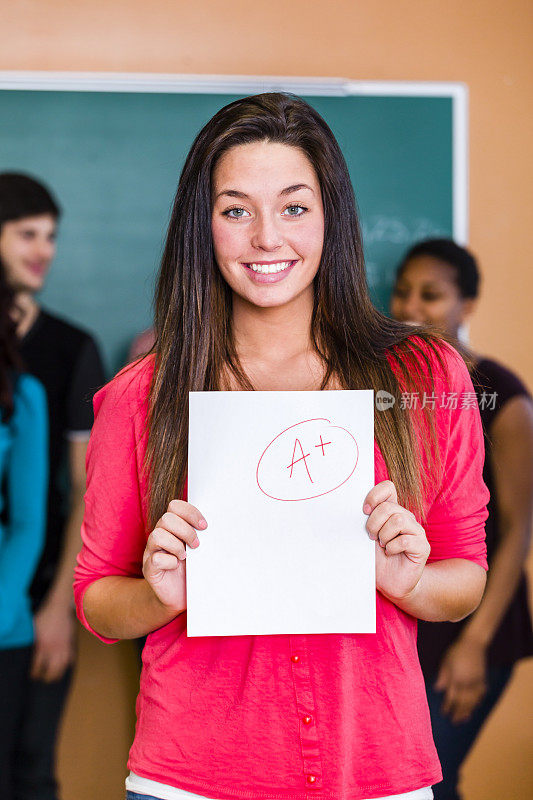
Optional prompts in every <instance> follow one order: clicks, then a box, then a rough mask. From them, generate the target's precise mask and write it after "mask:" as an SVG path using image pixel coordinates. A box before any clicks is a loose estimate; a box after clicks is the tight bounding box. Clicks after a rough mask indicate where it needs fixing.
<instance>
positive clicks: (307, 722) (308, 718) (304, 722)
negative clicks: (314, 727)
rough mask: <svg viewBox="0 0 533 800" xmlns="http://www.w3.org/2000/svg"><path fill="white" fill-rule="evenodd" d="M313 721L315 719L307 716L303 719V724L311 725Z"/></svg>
mask: <svg viewBox="0 0 533 800" xmlns="http://www.w3.org/2000/svg"><path fill="white" fill-rule="evenodd" d="M312 721H313V717H310V716H309V715H307V716H306V717H303V719H302V722H303V724H304V725H310V724H311V723H312Z"/></svg>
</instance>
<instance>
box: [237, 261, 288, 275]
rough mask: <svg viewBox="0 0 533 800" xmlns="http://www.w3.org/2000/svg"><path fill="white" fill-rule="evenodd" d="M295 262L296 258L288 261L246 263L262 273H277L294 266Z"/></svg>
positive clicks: (253, 269)
mask: <svg viewBox="0 0 533 800" xmlns="http://www.w3.org/2000/svg"><path fill="white" fill-rule="evenodd" d="M295 263H296V260H295V259H292V260H287V261H252V262H249V263H246V264H245V266H246V267H248V269H251V270H252V271H253V272H258V273H259V274H261V275H275V274H277V273H278V272H284V271H285V270H286V269H288V268H289V267H292V266H294V264H295Z"/></svg>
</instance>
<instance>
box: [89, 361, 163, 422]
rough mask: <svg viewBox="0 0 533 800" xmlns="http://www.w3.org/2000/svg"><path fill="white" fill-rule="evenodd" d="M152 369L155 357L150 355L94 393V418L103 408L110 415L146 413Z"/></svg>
mask: <svg viewBox="0 0 533 800" xmlns="http://www.w3.org/2000/svg"><path fill="white" fill-rule="evenodd" d="M154 367H155V356H153V355H150V356H146V357H145V358H141V359H138V360H137V361H134V362H133V364H129V365H128V366H126V367H124V368H123V369H121V370H120V372H119V373H118V374H117V375H115V377H114V378H112V379H111V380H110V381H109V383H106V385H105V386H103V387H102V388H101V389H100V390H99V391H98V392H96V394H95V396H94V401H93V402H94V413H95V416H97V415H98V414H99V412H100V411H101V409H103V408H105V409H106V410H107V411H108V412H111V413H113V412H117V413H120V411H124V413H126V414H129V415H131V414H135V413H136V412H139V411H142V410H144V411H146V410H147V405H148V398H149V395H150V385H151V382H152V376H153V374H154Z"/></svg>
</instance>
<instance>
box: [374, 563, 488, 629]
mask: <svg viewBox="0 0 533 800" xmlns="http://www.w3.org/2000/svg"><path fill="white" fill-rule="evenodd" d="M485 581H486V573H485V570H484V569H483V568H482V567H480V566H479V565H478V564H474V563H473V562H472V561H468V560H466V559H462V558H451V559H446V560H444V561H435V562H433V563H432V564H426V566H425V567H424V571H423V572H422V576H421V578H420V580H419V581H418V583H417V585H416V586H415V588H414V589H413V591H412V592H410V593H409V595H407V596H405V597H401V598H395V597H390V596H388V595H386V596H387V597H388V599H389V600H391V601H392V602H393V603H395V605H397V606H398V607H399V608H401V609H402V611H405V612H407V613H408V614H411V615H412V616H413V617H417V618H418V619H423V620H428V621H429V622H447V621H449V622H458V621H459V620H461V619H463V618H464V617H466V616H468V614H471V613H472V611H474V609H475V608H477V606H478V604H479V602H480V600H481V598H482V596H483V589H484V587H485Z"/></svg>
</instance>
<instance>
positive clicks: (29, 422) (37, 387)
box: [11, 373, 47, 429]
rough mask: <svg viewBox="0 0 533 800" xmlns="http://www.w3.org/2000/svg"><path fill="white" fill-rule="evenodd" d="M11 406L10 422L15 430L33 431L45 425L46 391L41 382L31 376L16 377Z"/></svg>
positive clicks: (21, 375) (23, 374) (26, 374)
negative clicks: (29, 429) (12, 409)
mask: <svg viewBox="0 0 533 800" xmlns="http://www.w3.org/2000/svg"><path fill="white" fill-rule="evenodd" d="M13 406H14V411H13V415H12V417H11V421H12V425H14V426H15V428H17V429H19V428H20V427H22V428H28V427H30V428H32V429H35V428H36V427H39V426H43V425H45V424H47V400H46V391H45V389H44V386H43V385H42V383H41V381H40V380H38V379H37V378H35V377H34V376H33V375H29V374H28V373H22V374H20V375H17V377H16V380H15V384H14V387H13Z"/></svg>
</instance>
